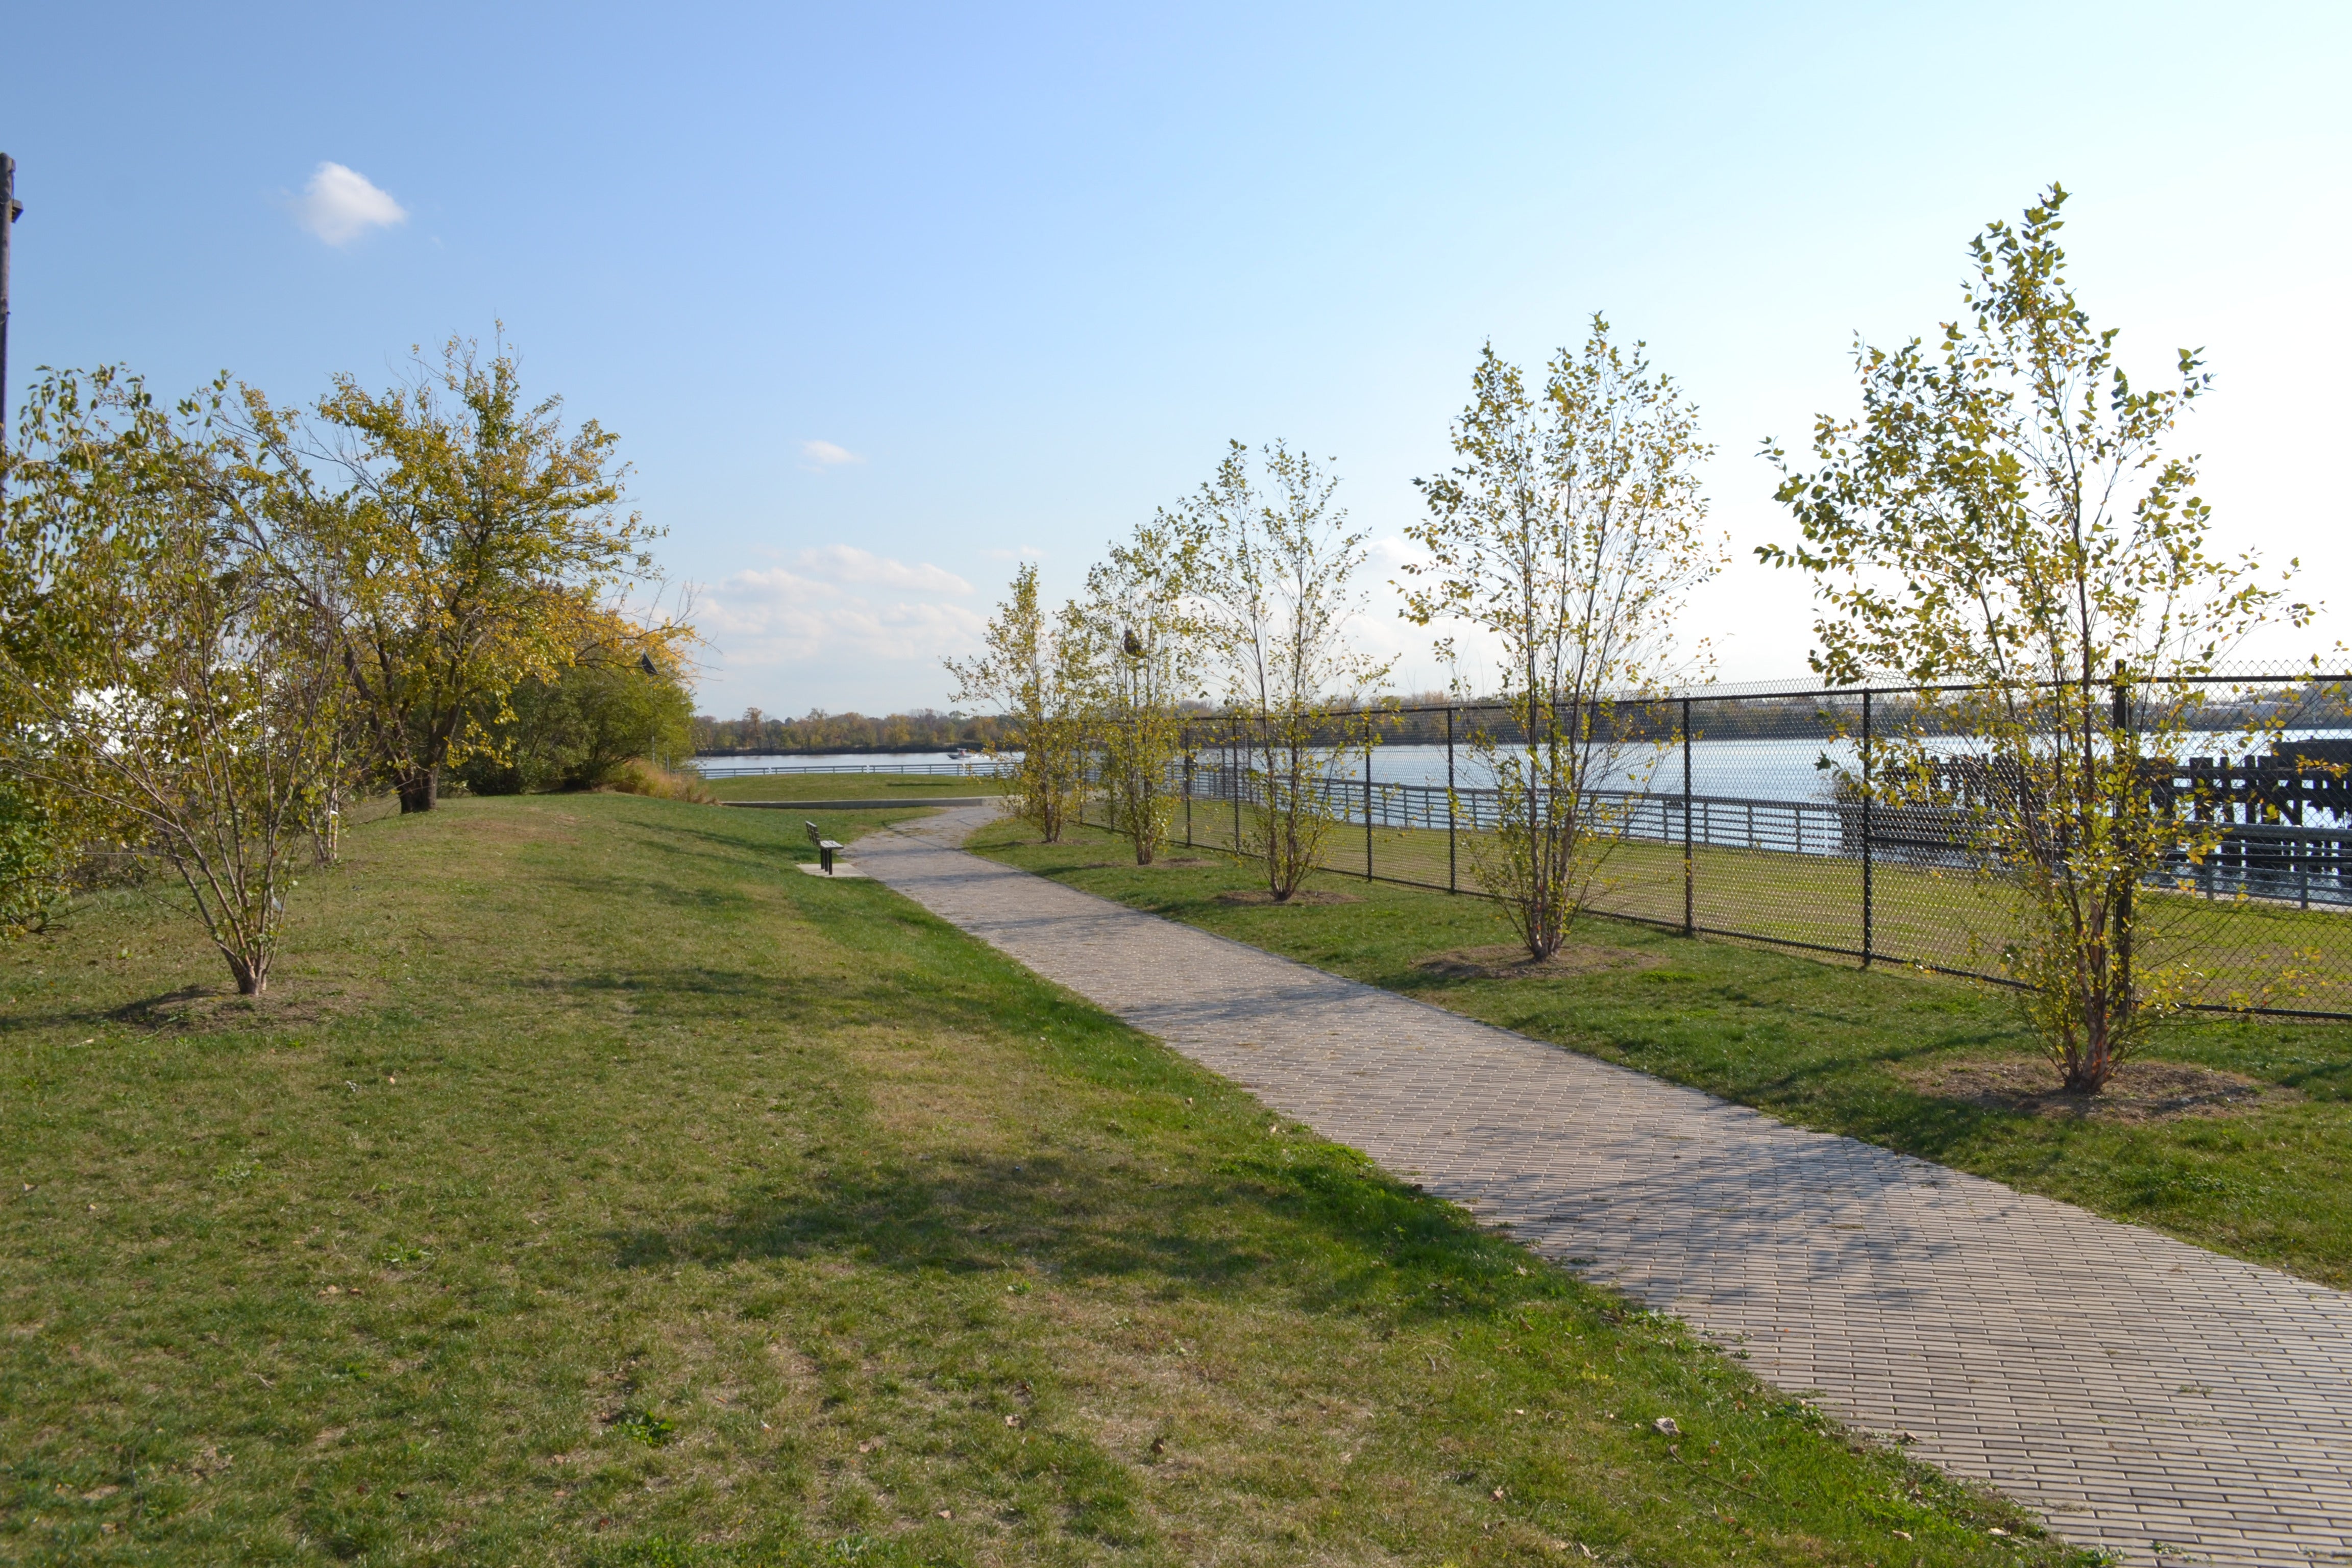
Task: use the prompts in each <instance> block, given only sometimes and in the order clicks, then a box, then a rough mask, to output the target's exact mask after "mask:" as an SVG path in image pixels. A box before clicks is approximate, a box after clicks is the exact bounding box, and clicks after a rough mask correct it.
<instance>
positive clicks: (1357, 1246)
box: [607, 1144, 1622, 1324]
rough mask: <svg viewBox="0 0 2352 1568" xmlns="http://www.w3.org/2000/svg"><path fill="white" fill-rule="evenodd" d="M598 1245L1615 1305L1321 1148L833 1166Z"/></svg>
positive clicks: (1330, 1298)
mask: <svg viewBox="0 0 2352 1568" xmlns="http://www.w3.org/2000/svg"><path fill="white" fill-rule="evenodd" d="M607 1239H608V1241H609V1242H610V1244H611V1246H612V1247H613V1248H614V1259H615V1261H616V1263H617V1264H618V1265H619V1266H620V1267H622V1268H632V1269H645V1268H671V1267H676V1266H677V1265H680V1264H691V1265H699V1266H702V1267H707V1268H725V1267H727V1266H728V1265H730V1264H732V1263H736V1262H740V1261H747V1260H752V1261H756V1260H767V1259H776V1258H798V1259H807V1258H841V1259H851V1260H855V1261H856V1262H858V1263H861V1264H866V1265H868V1266H871V1267H876V1268H885V1269H888V1270H891V1271H894V1272H899V1273H907V1274H947V1275H951V1276H953V1275H979V1274H986V1273H998V1272H1007V1271H1016V1272H1021V1273H1024V1274H1025V1273H1027V1272H1029V1271H1031V1270H1033V1269H1034V1270H1035V1271H1038V1272H1041V1273H1043V1274H1045V1276H1047V1277H1048V1278H1052V1279H1071V1280H1079V1279H1128V1280H1139V1281H1142V1282H1145V1283H1146V1284H1147V1285H1156V1286H1157V1288H1158V1289H1160V1290H1162V1291H1164V1292H1167V1293H1171V1294H1184V1293H1192V1292H1200V1293H1206V1294H1212V1295H1213V1294H1217V1293H1220V1292H1228V1291H1237V1290H1242V1289H1255V1290H1260V1291H1263V1290H1265V1289H1278V1290H1282V1291H1285V1292H1286V1293H1287V1294H1288V1295H1289V1296H1290V1298H1291V1300H1293V1302H1295V1303H1296V1304H1297V1306H1298V1307H1299V1308H1300V1309H1302V1310H1308V1311H1348V1312H1355V1313H1360V1314H1362V1313H1378V1314H1380V1315H1381V1316H1383V1317H1385V1318H1388V1319H1391V1320H1393V1321H1397V1322H1398V1323H1400V1324H1403V1323H1412V1322H1418V1321H1431V1320H1459V1319H1463V1318H1465V1317H1471V1318H1483V1317H1486V1316H1490V1315H1496V1314H1500V1313H1504V1312H1507V1311H1508V1310H1512V1309H1513V1307H1514V1306H1515V1305H1517V1304H1524V1303H1525V1302H1527V1301H1529V1300H1536V1299H1546V1300H1552V1299H1559V1298H1561V1297H1570V1298H1573V1299H1575V1300H1580V1301H1581V1302H1582V1303H1583V1304H1584V1305H1586V1306H1587V1307H1588V1308H1591V1309H1592V1310H1612V1309H1613V1308H1617V1307H1622V1303H1617V1302H1615V1301H1614V1300H1613V1298H1608V1297H1604V1295H1603V1294H1602V1293H1601V1292H1600V1291H1598V1290H1595V1289H1592V1288H1591V1287H1588V1286H1585V1285H1583V1284H1582V1283H1580V1282H1579V1281H1577V1280H1575V1279H1572V1278H1570V1276H1568V1275H1565V1274H1561V1273H1556V1272H1553V1271H1551V1270H1549V1269H1536V1270H1528V1269H1526V1268H1525V1267H1524V1266H1525V1264H1526V1263H1527V1261H1528V1255H1527V1254H1526V1253H1525V1252H1524V1251H1523V1250H1521V1249H1520V1248H1519V1247H1517V1245H1516V1244H1514V1243H1512V1242H1511V1241H1509V1240H1508V1239H1507V1238H1505V1237H1500V1236H1497V1235H1496V1234H1494V1233H1492V1232H1489V1231H1486V1230H1484V1229H1482V1228H1480V1227H1479V1226H1478V1225H1477V1224H1476V1223H1475V1221H1474V1220H1473V1219H1472V1218H1471V1217H1470V1216H1469V1215H1467V1214H1465V1212H1464V1211H1462V1210H1460V1209H1458V1208H1455V1207H1454V1206H1453V1205H1448V1204H1444V1203H1442V1202H1440V1201H1438V1200H1436V1199H1433V1198H1432V1197H1430V1196H1428V1195H1427V1194H1423V1193H1421V1192H1419V1191H1418V1190H1416V1189H1414V1188H1412V1187H1408V1186H1405V1185H1402V1184H1399V1183H1397V1182H1394V1181H1392V1180H1391V1179H1389V1178H1388V1177H1386V1176H1383V1175H1381V1174H1379V1173H1376V1172H1374V1171H1372V1170H1371V1169H1370V1167H1369V1166H1367V1165H1364V1164H1362V1163H1360V1161H1359V1160H1357V1158H1356V1157H1355V1156H1353V1155H1352V1154H1351V1153H1350V1152H1348V1151H1345V1150H1341V1149H1338V1148H1336V1147H1334V1146H1331V1145H1324V1144H1317V1145H1312V1146H1309V1147H1307V1148H1306V1149H1305V1153H1304V1157H1303V1158H1301V1157H1294V1158H1292V1159H1291V1160H1288V1161H1284V1160H1282V1159H1280V1158H1278V1157H1273V1158H1269V1157H1261V1156H1256V1155H1253V1154H1243V1155H1239V1156H1237V1157H1235V1158H1233V1159H1229V1160H1226V1161H1223V1162H1220V1163H1218V1164H1217V1165H1216V1166H1215V1167H1214V1170H1213V1173H1211V1174H1209V1175H1206V1176H1202V1177H1196V1178H1194V1179H1192V1180H1178V1181H1172V1182H1166V1183H1160V1184H1149V1185H1147V1184H1138V1183H1134V1182H1127V1181H1121V1180H1119V1179H1118V1176H1116V1175H1113V1174H1108V1173H1106V1172H1105V1171H1103V1170H1101V1169H1099V1168H1097V1167H1094V1166H1091V1165H1089V1164H1087V1163H1084V1162H1081V1161H1075V1160H1069V1159H1064V1158H1058V1157H1055V1156H1050V1155H1048V1156H1041V1157H1034V1158H1027V1159H1024V1160H1021V1161H1017V1162H1016V1161H1013V1160H1011V1159H1009V1158H992V1159H976V1158H964V1159H953V1160H944V1161H940V1162H939V1163H909V1162H898V1163H889V1164H885V1165H877V1166H873V1167H869V1168H866V1169H864V1170H844V1169H840V1168H835V1169H833V1170H830V1171H826V1172H823V1173H817V1174H815V1175H814V1176H812V1178H811V1179H810V1182H809V1184H808V1185H807V1186H806V1187H804V1188H799V1189H794V1190H780V1189H777V1188H773V1187H763V1188H760V1189H755V1190H751V1191H746V1192H744V1193H743V1194H740V1196H739V1198H738V1201H737V1202H736V1204H735V1205H733V1207H732V1210H731V1212H730V1213H727V1214H724V1215H714V1216H711V1217H709V1218H704V1219H698V1220H692V1221H688V1222H686V1223H683V1224H679V1225H677V1226H666V1227H643V1228H638V1229H633V1230H626V1231H616V1232H613V1233H610V1234H609V1236H608V1238H607Z"/></svg>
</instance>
